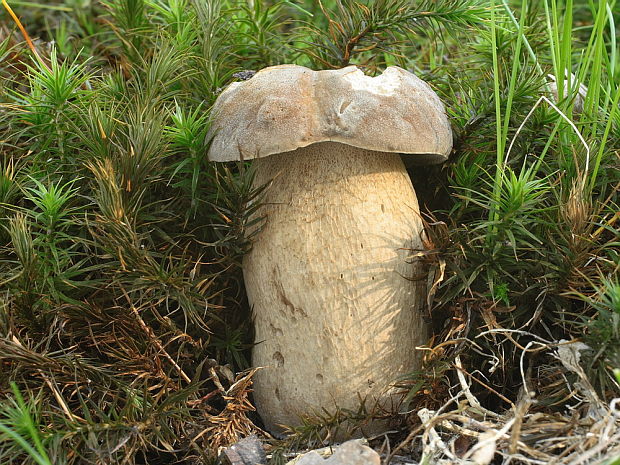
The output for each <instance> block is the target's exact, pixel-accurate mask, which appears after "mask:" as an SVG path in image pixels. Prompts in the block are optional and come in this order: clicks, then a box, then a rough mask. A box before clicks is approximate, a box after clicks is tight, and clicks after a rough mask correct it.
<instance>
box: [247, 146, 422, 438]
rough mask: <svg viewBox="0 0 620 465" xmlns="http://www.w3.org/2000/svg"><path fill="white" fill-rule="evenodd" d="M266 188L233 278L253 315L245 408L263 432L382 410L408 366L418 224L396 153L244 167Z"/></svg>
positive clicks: (309, 152)
mask: <svg viewBox="0 0 620 465" xmlns="http://www.w3.org/2000/svg"><path fill="white" fill-rule="evenodd" d="M254 163H257V164H258V166H257V167H256V169H257V174H256V176H257V178H256V183H257V184H263V183H266V182H269V181H270V180H273V181H272V184H271V185H270V186H269V188H268V189H267V191H266V195H265V198H264V202H265V204H264V207H263V209H262V211H261V214H263V215H265V216H266V222H265V224H264V226H263V228H262V230H261V231H260V232H259V233H258V234H257V236H256V240H255V243H254V247H253V249H252V251H251V252H250V253H249V254H248V255H247V256H246V258H245V260H244V277H245V283H246V288H247V292H248V297H249V299H250V304H251V305H252V306H253V312H254V318H255V328H256V343H257V345H256V346H255V347H254V351H253V364H254V365H255V366H262V367H265V369H263V370H260V371H259V372H258V373H257V375H256V378H255V385H254V387H255V400H256V404H257V407H258V410H259V413H260V414H261V416H262V418H263V420H264V422H265V425H266V426H267V428H268V429H270V430H272V431H275V432H277V431H278V430H279V429H278V427H277V425H278V424H288V425H293V424H299V421H298V416H299V415H303V414H306V415H308V414H312V413H313V412H321V411H322V409H327V410H328V411H334V410H335V408H336V406H338V407H341V408H346V409H357V408H358V406H359V396H361V397H362V398H367V399H368V400H367V404H366V405H367V406H368V407H371V406H372V405H373V403H374V401H375V400H377V401H379V403H380V404H381V405H382V406H387V407H388V408H390V407H389V405H388V404H390V403H391V402H392V400H393V395H392V392H390V390H389V385H390V383H391V382H393V381H394V380H395V379H396V378H397V377H398V376H400V375H403V374H405V373H407V372H410V371H412V370H415V369H417V368H418V367H419V355H418V353H417V352H416V350H415V347H416V346H418V345H420V344H423V343H425V342H426V337H427V333H426V324H425V322H424V317H423V315H422V312H423V310H422V306H423V302H424V300H425V295H424V290H425V280H424V278H423V276H422V272H423V270H422V267H421V265H420V264H419V263H418V262H414V263H412V260H411V259H410V258H409V257H410V255H411V254H412V250H416V249H418V250H419V249H421V248H422V241H421V235H422V234H423V230H422V221H421V218H420V214H419V208H418V202H417V199H416V196H415V192H414V190H413V187H412V185H411V181H410V179H409V177H408V175H407V172H406V170H405V167H404V165H403V163H402V161H401V160H400V157H399V155H398V154H393V153H383V152H372V151H367V150H362V149H357V148H354V147H351V146H348V145H343V144H338V143H334V142H324V143H320V144H314V145H311V146H309V147H306V148H302V149H298V150H295V151H293V152H287V153H283V154H279V155H272V156H270V157H267V158H264V159H259V160H255V161H254Z"/></svg>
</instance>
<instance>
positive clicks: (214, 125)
mask: <svg viewBox="0 0 620 465" xmlns="http://www.w3.org/2000/svg"><path fill="white" fill-rule="evenodd" d="M207 137H209V138H212V142H211V147H210V149H209V154H208V156H209V159H210V160H212V161H233V160H250V159H253V158H262V157H267V156H269V155H273V154H276V153H282V152H289V151H292V150H295V149H298V148H301V147H306V146H308V145H311V144H314V143H317V142H327V141H331V142H339V143H342V144H347V145H352V146H354V147H358V148H361V149H366V150H373V151H378V152H395V153H401V154H404V155H412V157H411V158H410V159H408V160H407V161H410V162H414V163H416V164H434V163H441V162H443V161H445V160H446V159H447V158H448V154H449V153H450V150H451V149H452V131H451V128H450V123H449V122H448V118H447V117H446V114H445V109H444V106H443V104H442V103H441V101H440V100H439V97H438V96H437V95H436V94H435V92H433V90H432V89H431V88H430V86H429V85H428V84H427V83H425V82H424V81H422V80H421V79H419V78H418V77H417V76H415V75H414V74H412V73H410V72H408V71H406V70H404V69H402V68H399V67H397V66H390V67H388V68H387V69H386V70H385V71H384V72H383V73H382V74H381V75H379V76H376V77H370V76H366V75H365V74H364V73H363V72H362V71H361V70H360V69H358V68H357V67H356V66H347V67H346V68H342V69H338V70H327V71H313V70H310V69H308V68H305V67H303V66H297V65H280V66H272V67H269V68H265V69H263V70H261V71H259V72H258V73H256V74H255V75H254V76H253V77H252V78H251V79H249V80H247V81H242V82H235V83H232V84H231V85H230V86H228V87H227V88H226V89H225V90H224V91H223V92H222V93H221V94H220V96H219V97H218V99H217V101H216V103H215V105H214V107H213V111H212V119H211V128H210V130H209V134H208V136H207Z"/></svg>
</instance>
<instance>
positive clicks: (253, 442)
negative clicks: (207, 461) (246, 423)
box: [220, 434, 267, 465]
mask: <svg viewBox="0 0 620 465" xmlns="http://www.w3.org/2000/svg"><path fill="white" fill-rule="evenodd" d="M220 459H221V460H222V462H223V463H227V464H230V465H265V464H266V463H267V457H266V456H265V451H264V449H263V444H262V443H261V441H260V440H259V439H258V438H257V437H256V435H254V434H253V435H251V436H248V437H247V438H244V439H241V440H240V441H239V442H237V443H236V444H233V445H232V446H230V447H227V448H226V449H224V452H223V454H222V456H221V457H220Z"/></svg>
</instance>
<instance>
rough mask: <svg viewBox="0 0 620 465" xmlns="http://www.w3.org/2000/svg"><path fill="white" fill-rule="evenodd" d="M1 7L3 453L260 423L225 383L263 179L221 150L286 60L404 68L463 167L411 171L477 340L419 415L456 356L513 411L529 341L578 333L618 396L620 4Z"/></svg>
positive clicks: (237, 336) (438, 265)
mask: <svg viewBox="0 0 620 465" xmlns="http://www.w3.org/2000/svg"><path fill="white" fill-rule="evenodd" d="M9 3H10V5H11V6H12V7H13V9H14V10H15V13H16V15H17V16H18V17H19V18H20V21H21V23H23V25H24V26H25V28H26V29H27V31H28V34H29V35H30V36H32V37H33V38H34V37H36V38H38V39H39V40H37V41H35V44H34V46H35V47H36V50H37V53H36V55H35V54H33V52H32V51H31V50H30V49H29V46H28V44H27V43H26V42H25V40H24V37H23V36H22V34H21V32H20V30H19V28H18V27H17V25H16V23H15V21H14V20H13V19H12V18H11V17H10V16H9V15H8V13H7V12H6V10H3V11H2V13H0V157H1V158H0V162H1V165H0V286H1V290H2V293H1V294H0V296H1V299H2V300H1V301H0V366H1V367H2V370H1V371H0V462H1V463H3V464H4V463H7V464H12V463H15V464H17V463H39V464H42V463H54V464H68V465H70V464H81V463H106V464H108V463H110V464H112V463H118V464H121V463H123V464H140V463H149V464H158V463H162V464H163V463H172V462H175V461H178V463H187V464H189V463H195V462H193V461H194V460H202V461H203V462H202V463H209V461H213V460H214V459H215V456H216V448H217V446H220V445H224V444H226V443H229V442H231V441H234V440H235V439H236V437H237V435H238V434H243V432H247V431H249V429H250V428H251V422H256V423H257V424H259V419H258V418H257V417H256V416H254V414H253V413H252V412H251V411H248V410H247V408H246V407H247V406H246V404H244V402H245V400H244V399H245V396H247V392H246V391H243V392H241V391H239V392H236V394H235V396H232V397H231V396H229V397H227V398H226V399H225V398H224V396H223V395H222V391H221V388H223V389H228V388H229V387H230V386H231V385H232V383H233V382H234V379H235V375H236V374H237V377H238V378H237V379H241V378H243V376H244V374H247V373H248V372H247V371H245V370H248V369H250V368H251V367H250V364H249V351H250V348H251V343H252V329H251V320H250V309H249V308H248V304H247V299H246V296H245V290H244V285H243V279H242V273H241V259H242V257H243V254H244V253H245V252H247V250H248V249H249V247H250V244H251V237H248V233H247V231H248V230H251V229H252V228H250V226H252V222H253V221H257V220H256V219H255V216H254V213H255V212H256V209H257V205H258V204H257V202H255V200H257V199H260V189H256V188H253V187H252V178H253V173H252V169H251V167H250V166H246V165H243V164H217V165H216V164H213V163H210V162H209V161H208V160H207V158H206V153H207V149H208V145H209V141H208V140H207V139H206V134H207V132H208V126H209V111H210V108H211V106H212V104H213V102H214V101H215V99H216V98H217V96H218V94H219V92H220V91H221V89H222V88H223V87H225V86H226V85H227V84H228V83H230V82H233V81H234V80H235V78H234V77H233V74H234V73H236V72H239V71H242V70H258V69H261V68H263V67H266V66H270V65H275V64H280V63H297V64H300V65H304V66H309V67H312V68H314V69H327V68H338V67H341V66H345V65H348V64H357V65H360V66H363V67H364V68H365V70H366V72H367V73H369V74H374V73H378V72H380V71H381V70H382V69H383V68H385V67H386V66H388V65H398V66H402V67H404V68H407V69H409V70H410V71H412V72H415V73H416V74H418V75H419V76H421V77H422V78H423V79H425V80H426V81H427V82H429V83H430V84H431V86H432V87H433V88H434V89H435V90H436V92H437V93H438V94H439V95H440V96H441V98H442V100H443V102H444V103H445V105H446V108H447V111H448V114H449V117H450V120H451V122H452V125H453V129H454V133H455V149H454V152H453V153H452V155H451V157H450V160H449V162H448V163H446V164H445V165H444V166H442V167H430V168H419V169H417V170H416V171H412V172H411V173H410V174H411V176H412V180H413V182H414V185H415V187H416V190H417V191H418V194H419V197H420V200H421V203H422V204H423V205H424V206H425V208H426V209H427V212H428V213H429V215H430V216H431V218H432V220H431V221H429V223H430V226H429V228H428V233H429V239H430V242H429V246H430V247H431V248H432V249H433V252H434V253H432V254H429V257H434V258H432V259H429V260H430V261H429V267H430V270H431V271H433V270H440V269H441V270H444V273H443V274H441V273H439V272H437V276H440V275H441V276H442V279H441V280H440V281H438V283H437V289H436V293H435V299H434V302H433V311H432V314H433V319H434V322H435V323H436V325H435V327H436V339H435V340H436V341H438V342H441V341H442V340H450V339H451V338H455V337H457V336H458V337H459V338H461V339H462V340H464V341H465V342H464V343H462V344H455V345H449V347H457V348H458V349H456V350H447V351H439V352H436V353H437V354H438V356H437V358H436V359H434V360H432V359H429V360H428V365H427V367H426V368H425V370H424V371H423V372H422V373H417V374H411V376H410V377H409V380H410V381H409V383H408V382H406V381H404V382H403V385H404V386H406V387H407V386H408V389H412V392H411V393H410V396H409V397H408V399H409V401H410V402H411V403H412V405H416V406H420V405H426V406H429V407H433V406H434V407H437V406H438V405H441V403H442V402H444V401H445V400H446V399H447V393H446V391H445V390H442V389H434V390H433V388H437V387H438V386H447V385H450V384H451V383H453V381H454V380H455V379H456V374H455V373H456V370H455V369H454V365H453V364H452V362H453V360H454V357H455V356H456V355H460V356H461V360H462V362H463V364H464V365H465V366H466V367H467V368H468V369H469V370H471V371H474V370H476V369H480V370H482V372H483V374H484V377H485V380H486V384H487V386H488V387H490V388H492V390H489V389H486V388H484V387H482V386H474V387H472V389H476V390H477V394H478V395H479V397H480V399H481V400H482V402H483V403H484V405H485V407H486V408H490V409H492V410H496V411H498V412H500V411H502V410H503V409H505V408H507V407H508V404H507V403H506V402H505V400H504V399H509V400H510V401H516V399H515V396H516V395H517V392H518V390H519V387H520V386H521V383H522V377H521V373H520V372H519V364H520V357H521V351H520V350H519V349H518V347H525V346H527V344H528V343H529V342H530V341H532V340H535V338H537V337H542V338H544V339H546V340H551V341H559V340H560V339H567V340H571V339H575V338H579V339H582V340H583V341H584V342H586V343H587V344H588V345H590V347H591V348H592V353H591V354H589V355H588V356H586V357H584V359H583V360H582V364H583V368H584V370H585V371H586V373H588V376H589V378H590V380H591V382H592V384H593V386H594V387H595V388H596V389H597V391H598V393H599V395H600V396H601V397H602V398H603V399H607V400H610V399H611V398H613V397H617V396H618V395H619V394H620V388H619V385H618V381H617V380H616V378H615V377H614V372H613V369H614V368H618V367H620V308H618V300H619V294H620V291H619V289H618V268H619V267H620V233H619V232H618V231H619V225H620V214H618V211H619V210H620V207H619V198H618V186H619V185H620V170H619V168H618V167H619V166H620V165H619V158H618V157H619V155H620V107H619V100H620V54H619V53H618V37H619V34H620V32H619V30H618V27H617V25H618V24H619V23H620V3H619V2H618V0H543V1H540V2H535V1H529V0H518V1H508V0H488V1H487V0H439V1H426V0H416V1H404V0H377V1H373V2H371V1H364V2H355V1H352V0H340V1H337V0H330V1H324V2H322V3H321V2H314V1H309V0H307V1H303V2H289V1H262V0H254V1H233V0H219V1H216V0H212V1H192V0H119V1H103V0H102V1H92V2H91V1H86V0H57V1H51V2H48V3H45V4H42V3H41V2H30V1H19V2H18V1H13V2H9ZM549 75H552V76H554V79H555V82H556V89H557V95H554V94H553V92H552V86H551V82H552V80H551V79H550V78H549ZM580 86H582V87H581V92H582V94H583V95H582V96H578V93H579V90H580ZM543 97H544V98H543ZM578 99H582V100H583V101H581V102H580V101H578ZM431 184H432V187H425V185H426V186H430V185H431ZM463 321H466V324H465V325H463V326H462V327H461V326H459V324H460V323H461V322H463ZM503 329H518V330H520V332H519V333H511V334H510V335H507V333H505V332H501V330H503ZM489 330H494V331H495V332H489ZM492 359H496V360H498V361H499V362H498V363H497V365H496V366H495V367H494V369H493V370H490V369H489V360H492ZM527 363H528V364H529V368H530V369H531V370H534V371H535V370H536V369H537V368H538V367H540V366H541V365H542V364H548V363H556V365H558V366H559V362H557V361H555V362H550V361H549V359H548V358H545V357H538V358H536V357H531V358H528V361H527ZM423 373H432V375H429V376H424V375H423ZM395 377H396V374H395ZM242 385H243V386H246V384H243V383H242ZM246 387H247V386H246ZM429 388H430V391H429ZM248 389H249V387H248ZM565 389H566V390H567V391H566V392H565V393H567V392H569V386H566V387H565ZM414 391H415V392H414ZM429 392H430V394H429ZM442 393H443V394H442ZM546 395H551V394H550V393H549V392H548V391H546V390H545V387H544V386H541V387H540V389H539V392H537V396H538V397H539V398H541V399H543V400H544V399H545V396H546ZM554 395H555V394H554ZM554 405H556V404H554V403H553V402H551V401H550V402H549V403H547V404H546V403H545V402H541V403H540V406H539V407H536V408H540V410H541V411H544V412H547V413H557V412H560V411H561V410H562V408H563V407H558V406H557V405H556V406H555V407H554ZM230 412H234V415H233V414H231V413H230ZM341 417H342V418H341ZM351 418H355V419H356V420H359V421H364V419H365V418H367V415H366V414H361V413H360V412H354V413H352V414H351V415H349V416H347V415H345V414H343V413H342V412H338V415H335V416H333V417H325V418H315V419H308V420H307V422H306V424H305V426H304V427H303V428H301V429H298V431H296V432H295V434H293V435H292V436H291V439H290V441H289V443H286V444H284V446H286V445H289V446H290V445H297V446H299V445H301V444H302V443H306V442H313V441H315V442H316V441H319V440H320V439H321V438H322V437H323V434H324V432H325V427H326V426H328V425H331V426H333V424H336V423H339V422H345V421H350V420H351ZM405 429H406V426H403V431H405ZM284 446H283V447H284ZM616 460H617V459H616Z"/></svg>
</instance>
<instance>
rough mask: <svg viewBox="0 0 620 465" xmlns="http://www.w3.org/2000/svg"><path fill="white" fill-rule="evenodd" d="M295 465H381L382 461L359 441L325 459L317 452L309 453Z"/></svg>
mask: <svg viewBox="0 0 620 465" xmlns="http://www.w3.org/2000/svg"><path fill="white" fill-rule="evenodd" d="M293 463H295V465H381V459H380V457H379V454H377V453H376V452H375V451H374V450H372V449H371V448H370V447H368V446H365V445H363V444H362V443H361V441H359V440H353V441H348V442H345V443H344V444H342V445H340V446H339V447H337V448H336V450H335V451H334V453H333V454H332V456H331V457H329V458H326V459H324V458H323V457H321V455H320V454H319V453H318V452H316V451H311V452H308V453H307V454H304V455H302V456H301V457H299V458H298V459H297V460H295V461H293Z"/></svg>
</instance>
